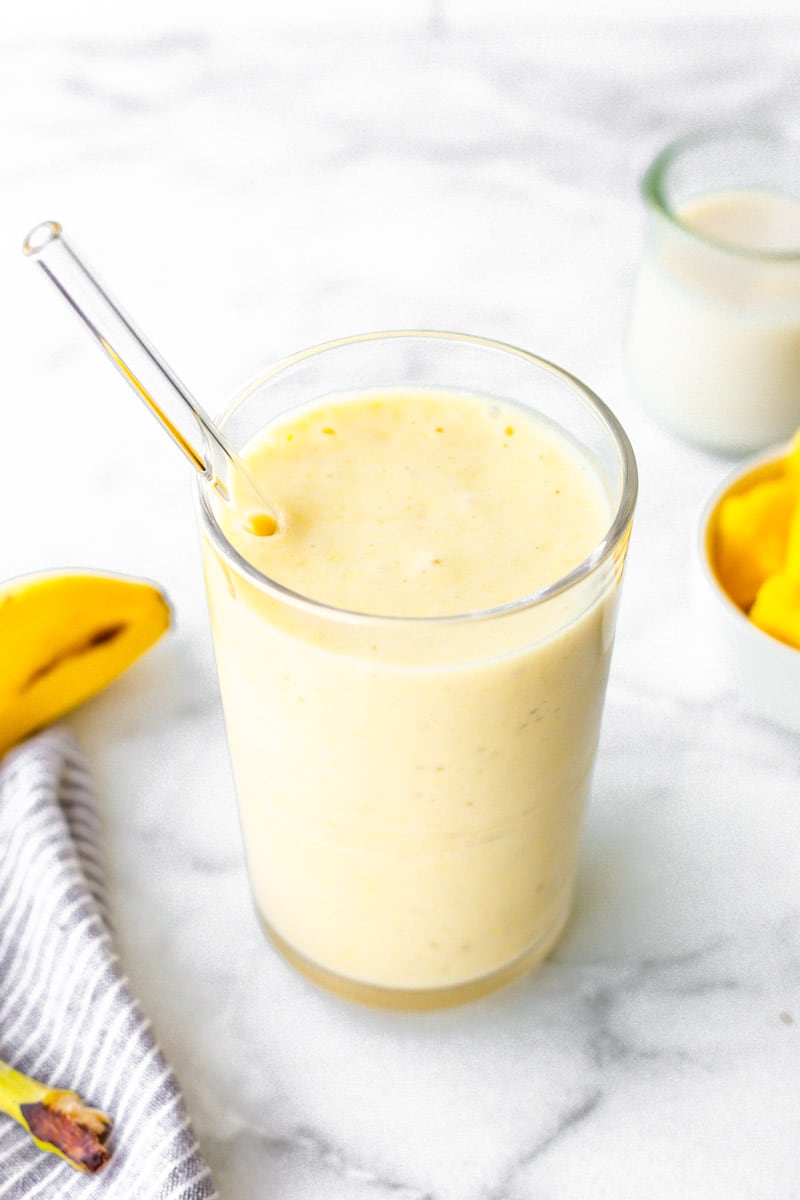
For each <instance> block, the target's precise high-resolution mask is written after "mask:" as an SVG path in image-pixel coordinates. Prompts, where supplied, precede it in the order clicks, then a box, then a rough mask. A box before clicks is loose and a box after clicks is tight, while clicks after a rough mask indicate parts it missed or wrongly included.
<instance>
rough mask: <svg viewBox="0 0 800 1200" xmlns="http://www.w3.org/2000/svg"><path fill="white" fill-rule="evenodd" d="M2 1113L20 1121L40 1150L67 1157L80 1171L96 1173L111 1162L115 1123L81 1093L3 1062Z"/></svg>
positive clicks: (0, 1069)
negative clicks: (110, 1141)
mask: <svg viewBox="0 0 800 1200" xmlns="http://www.w3.org/2000/svg"><path fill="white" fill-rule="evenodd" d="M0 1112H3V1113H5V1114H6V1115H7V1116H9V1117H13V1118H14V1120H15V1121H18V1122H19V1123H20V1125H22V1127H23V1128H24V1129H27V1131H28V1133H29V1134H30V1135H31V1137H32V1138H33V1141H34V1142H35V1143H36V1145H37V1146H38V1147H39V1149H40V1150H47V1151H49V1152H50V1153H52V1154H58V1155H59V1156H60V1157H61V1158H63V1159H65V1160H66V1161H67V1162H68V1163H69V1164H70V1166H72V1167H74V1168H75V1170H76V1171H83V1172H85V1173H87V1174H94V1173H95V1172H96V1171H99V1170H100V1168H101V1167H102V1166H104V1165H105V1163H106V1162H107V1161H108V1157H109V1151H108V1147H107V1146H106V1145H105V1141H106V1138H107V1137H108V1134H109V1132H110V1130H111V1122H110V1120H109V1119H108V1117H107V1116H106V1115H105V1113H102V1112H100V1110H99V1109H96V1108H89V1107H88V1106H87V1105H86V1104H84V1102H83V1100H81V1098H80V1096H79V1095H78V1094H77V1092H70V1091H67V1090H65V1089H63V1088H51V1087H48V1086H47V1085H46V1084H44V1083H39V1082H38V1080H36V1079H29V1078H28V1076H27V1075H23V1074H22V1072H21V1071H16V1070H15V1069H14V1068H13V1067H11V1066H9V1065H8V1063H4V1062H2V1061H0Z"/></svg>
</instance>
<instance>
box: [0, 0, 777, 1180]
mask: <svg viewBox="0 0 800 1200" xmlns="http://www.w3.org/2000/svg"><path fill="white" fill-rule="evenodd" d="M469 7H471V9H472V13H473V19H472V20H471V21H465V22H464V23H463V26H462V23H461V22H460V19H459V18H460V13H459V9H458V7H457V6H456V5H445V4H437V3H435V2H434V0H431V3H430V4H429V5H428V4H422V3H420V4H419V5H417V6H416V8H414V6H412V7H411V8H410V9H408V8H407V9H406V10H405V12H404V15H403V18H402V20H398V22H397V23H396V27H395V28H392V22H391V21H387V23H386V27H385V28H384V29H380V28H375V27H373V26H374V22H373V23H371V24H370V28H366V25H365V27H364V28H361V27H360V26H359V24H358V22H357V21H356V22H352V21H351V22H350V23H349V24H348V26H347V29H346V30H345V31H344V32H341V31H339V32H337V29H336V27H335V25H334V24H333V23H332V22H327V23H323V26H322V27H321V28H320V29H319V30H318V31H316V32H312V31H309V30H305V31H303V30H296V29H295V30H292V29H289V30H286V29H283V30H274V29H272V30H271V29H269V28H264V30H263V31H262V32H261V33H255V32H250V33H249V34H247V35H245V34H232V35H230V36H225V35H224V34H223V33H222V32H220V31H219V30H217V31H216V32H213V31H210V28H209V29H206V28H204V27H203V25H202V22H201V23H200V24H199V25H196V26H194V27H193V26H192V24H191V22H190V21H189V22H187V21H183V22H182V23H181V25H180V28H178V29H177V30H175V29H173V28H172V27H171V26H170V25H169V23H168V21H167V18H166V16H165V17H164V18H163V20H162V21H161V22H160V23H159V21H158V19H157V17H156V16H154V17H152V18H151V22H150V25H148V26H147V27H145V28H142V29H141V31H139V32H138V33H137V32H135V31H134V33H132V34H130V35H129V36H126V37H122V36H120V37H119V38H117V39H115V38H113V37H110V38H109V37H104V38H97V39H94V38H92V37H91V36H88V35H82V36H81V37H80V38H77V39H71V38H69V37H68V36H67V35H66V34H60V33H59V34H53V33H52V32H51V33H50V34H49V35H48V34H47V33H46V31H44V30H42V29H39V30H37V31H36V33H35V35H34V31H33V29H31V30H29V31H28V30H26V29H25V27H24V26H23V27H22V29H21V30H19V31H18V32H16V33H15V35H14V36H13V37H6V38H5V40H4V42H3V44H2V47H0V90H1V92H2V101H3V102H2V107H0V129H1V130H2V147H3V153H2V160H0V171H1V172H2V175H3V183H2V199H1V200H0V256H1V257H2V274H1V276H0V278H1V279H2V283H1V284H0V305H2V311H1V312H0V317H1V318H2V338H1V341H0V354H1V355H2V376H3V382H4V388H3V391H4V396H3V402H2V404H3V407H2V413H3V416H2V428H3V434H4V436H3V479H4V506H3V507H4V520H3V523H2V574H3V575H5V576H12V575H15V574H18V573H22V572H26V571H31V570H37V569H41V568H45V567H54V566H92V567H98V568H107V569H116V570H122V571H126V572H131V573H134V574H141V575H145V576H149V577H152V578H155V579H157V580H159V581H160V582H161V583H162V584H163V585H164V587H165V588H166V589H167V591H168V592H169V594H170V596H171V598H172V601H173V604H174V607H175V612H176V626H175V630H174V633H173V634H172V635H171V636H170V638H169V639H168V640H167V641H165V642H164V643H163V644H161V645H160V646H159V647H157V648H156V649H155V650H154V651H153V652H152V653H151V654H150V655H149V656H148V657H147V658H146V659H145V660H143V661H142V662H141V663H140V664H139V665H137V666H136V667H135V668H134V669H132V670H131V671H130V673H129V674H128V675H127V676H125V677H124V678H123V679H121V680H120V681H119V682H118V683H117V684H115V685H114V686H113V687H112V688H111V689H110V690H109V691H108V692H107V693H105V694H104V695H103V696H101V697H98V698H97V699H96V700H94V701H92V702H91V703H89V704H88V705H87V706H85V708H84V709H82V710H81V711H79V712H78V713H76V714H75V716H74V717H73V718H72V720H71V724H72V725H73V726H74V727H75V729H76V730H77V731H78V733H79V736H80V738H81V740H82V742H83V744H84V746H85V748H86V750H87V752H88V754H89V756H90V759H91V762H92V765H93V769H94V771H95V773H96V777H97V780H98V784H99V788H100V792H101V795H102V799H103V805H104V815H105V823H106V832H107V855H108V865H109V870H110V874H111V879H112V887H113V897H114V904H115V909H116V914H117V923H118V934H119V941H120V944H121V948H122V952H123V957H124V960H125V962H126V964H127V967H128V970H129V973H130V975H131V978H132V980H133V983H134V986H135V988H136V989H137V991H138V992H139V994H140V995H141V997H142V1000H143V1002H144V1004H145V1006H146V1008H147V1009H148V1011H149V1012H150V1014H151V1016H152V1018H153V1021H154V1024H155V1026H156V1029H157V1031H158V1033H159V1035H160V1038H161V1040H162V1042H163V1044H164V1047H165V1048H166V1050H167V1052H168V1054H169V1055H170V1057H171V1059H172V1061H173V1063H174V1064H175V1066H176V1068H177V1070H178V1072H179V1075H180V1077H181V1080H182V1082H183V1084H184V1087H185V1090H186V1094H187V1098H188V1103H189V1106H190V1109H191V1112H192V1114H193V1116H194V1119H195V1122H196V1126H197V1129H198V1132H199V1135H200V1137H201V1140H202V1143H203V1146H204V1149H205V1151H206V1153H207V1155H208V1158H209V1160H210V1163H211V1165H212V1168H213V1170H214V1172H215V1175H216V1178H217V1181H218V1185H219V1188H220V1191H221V1193H222V1195H223V1197H225V1198H226V1200H245V1198H261V1197H269V1198H270V1200H312V1198H314V1200H319V1198H320V1197H325V1198H326V1200H556V1198H557V1200H584V1198H586V1197H592V1198H593V1200H601V1198H606V1197H607V1198H610V1200H641V1198H642V1197H647V1198H648V1200H673V1198H674V1197H677V1196H681V1197H702V1198H703V1200H731V1198H732V1197H736V1198H737V1200H796V1197H797V1196H798V1195H800V1158H799V1156H798V1137H797V1130H798V1126H799V1125H800V1086H799V1085H798V1079H800V997H799V995H798V987H800V888H799V886H798V861H800V804H799V803H798V800H799V799H800V797H799V795H798V792H799V791H800V789H799V788H798V751H799V750H800V743H798V737H797V736H796V735H791V734H788V733H786V732H783V731H781V730H780V729H779V728H777V727H773V726H771V725H769V724H767V723H765V722H763V721H760V720H758V719H755V718H754V717H753V716H752V715H751V714H750V713H749V712H748V709H747V706H746V702H745V700H744V699H743V698H742V697H740V696H736V695H735V694H732V693H728V692H727V691H725V690H724V689H723V688H722V687H721V686H720V685H718V684H717V683H716V682H715V681H714V677H713V673H711V672H710V671H709V669H708V664H707V663H706V662H705V661H704V659H703V655H702V649H703V648H702V646H699V645H698V644H697V639H696V637H695V635H694V625H693V619H692V609H691V602H690V586H689V580H690V559H691V543H692V535H693V525H694V522H695V519H696V515H697V513H698V511H699V508H700V505H701V503H702V501H703V499H704V497H705V496H706V494H707V493H708V492H709V490H710V489H711V487H712V486H713V485H714V484H715V482H716V481H717V480H718V478H719V477H720V475H721V473H722V472H723V471H724V470H725V469H726V464H725V463H724V462H722V461H721V460H719V459H714V458H713V457H711V456H708V455H705V454H703V453H701V452H699V451H694V450H691V449H689V448H687V447H686V446H684V445H681V444H680V443H678V442H677V441H675V440H674V439H672V438H671V437H669V436H668V435H667V434H665V433H663V432H661V431H660V430H659V429H657V428H655V427H654V426H653V425H652V424H651V423H650V422H649V420H648V419H647V418H646V417H645V416H644V415H643V414H642V413H641V411H640V410H639V409H638V407H637V406H636V404H635V402H634V401H633V398H632V397H631V396H630V394H629V391H628V386H627V382H626V377H625V372H624V363H623V356H622V349H623V335H624V327H625V318H626V309H627V305H628V302H629V297H630V290H631V282H632V277H633V271H634V267H635V263H636V259H637V256H638V252H639V245H640V235H641V214H640V211H639V205H638V199H637V177H638V175H639V173H640V171H641V169H642V168H643V166H644V165H645V164H646V162H647V160H648V158H649V156H650V155H651V153H652V152H653V151H654V150H655V149H657V148H658V147H659V146H660V145H661V144H662V143H663V142H664V141H665V140H666V139H668V138H670V137H672V136H673V135H675V134H677V133H679V132H681V131H683V130H684V129H686V128H688V127H694V126H697V125H698V124H702V123H708V122H710V121H716V120H740V119H741V120H743V119H754V118H755V119H766V118H775V119H777V120H778V121H779V122H782V123H783V124H785V125H786V126H787V127H788V128H793V129H794V131H795V132H798V131H799V127H800V116H799V115H798V108H797V98H798V95H799V94H800V27H798V24H797V23H794V24H791V23H787V22H783V21H777V20H772V21H767V22H762V23H761V24H755V23H750V24H745V25H742V24H734V23H730V22H729V23H725V22H723V23H718V24H715V25H711V26H706V25H699V26H698V25H697V24H696V22H695V23H693V24H692V26H691V28H690V27H689V26H686V27H685V28H684V27H680V26H677V27H675V26H673V27H671V28H668V29H667V28H665V29H659V28H658V27H656V26H654V25H650V24H648V23H647V22H640V23H639V25H638V26H637V27H629V28H614V27H611V26H608V25H606V26H603V25H598V26H591V25H589V24H581V23H579V24H578V25H572V26H570V27H569V28H567V29H562V30H561V31H560V32H559V31H558V30H554V29H552V28H551V29H545V28H544V27H541V28H540V27H537V25H536V23H535V22H531V21H528V22H527V23H526V25H525V26H524V27H523V26H520V27H519V28H518V29H516V30H515V29H514V28H513V27H512V26H511V25H509V22H508V21H507V20H506V21H505V22H504V23H503V24H502V26H501V25H500V24H498V26H497V28H495V27H494V26H493V24H492V20H491V15H490V10H489V9H488V6H487V9H486V10H484V11H483V13H482V19H481V20H480V21H479V22H478V23H477V25H478V26H479V27H476V22H475V20H474V14H475V9H476V6H475V5H472V6H468V8H469ZM501 7H502V6H501ZM395 11H397V12H399V10H395ZM506 15H507V14H506ZM49 217H55V218H57V219H59V220H60V221H62V222H63V223H64V225H65V227H66V229H67V230H68V232H69V233H70V234H71V235H72V237H73V240H74V241H75V243H76V244H77V245H78V246H79V247H80V248H81V249H82V250H83V251H84V252H85V254H86V256H87V257H88V258H89V260H90V261H91V262H93V263H94V264H95V265H96V266H97V268H98V269H99V271H100V273H101V274H102V275H103V276H104V277H105V278H106V279H107V280H108V281H109V282H110V283H111V284H112V286H113V288H114V289H115V290H116V291H117V293H118V294H119V295H120V296H121V297H122V298H123V300H124V302H125V303H126V304H127V306H128V308H129V309H130V310H131V311H132V312H133V313H134V315H135V316H137V317H138V319H139V321H140V322H141V323H142V325H143V326H145V327H146V328H147V330H148V332H149V333H150V335H151V336H152V338H153V340H154V341H155V342H156V343H157V344H158V345H159V346H160V347H161V348H162V349H163V351H164V353H165V354H166V355H167V357H168V358H169V359H170V361H171V362H172V363H173V364H174V365H175V366H176V367H177V369H178V370H179V371H180V372H181V373H182V374H183V375H184V377H185V378H186V379H187V381H188V382H189V384H190V385H191V386H192V387H193V388H194V389H195V391H196V392H197V394H198V395H199V397H200V398H201V399H202V400H203V401H204V402H205V403H206V404H207V405H208V407H209V408H211V409H212V410H218V409H219V408H220V407H221V405H222V402H223V400H224V398H225V397H226V396H227V395H228V394H229V393H230V392H231V391H232V390H233V389H234V387H235V386H236V385H238V384H239V383H240V382H241V381H242V380H243V379H244V378H246V377H247V376H248V375H249V374H251V373H252V372H253V371H254V370H255V369H256V367H258V366H259V365H261V364H262V363H265V362H267V361H270V360H273V359H275V358H277V357H279V356H281V355H283V354H284V353H287V352H289V351H291V350H293V349H296V348H298V347H300V346H303V345H307V344H310V343H313V342H315V341H319V340H323V339H326V338H329V337H333V336H336V335H338V334H343V333H347V332H353V331H358V330H363V329H375V328H386V327H402V326H428V327H445V328H456V329H465V330H469V331H474V332H480V333H484V334H487V335H489V336H494V337H498V338H501V339H506V340H509V341H512V342H516V343H519V344H521V345H524V346H528V347H530V348H531V349H534V350H536V351H538V352H539V353H541V354H543V355H545V356H546V357H549V358H552V359H554V360H556V361H557V362H560V363H562V364H563V365H565V366H567V367H568V368H570V369H571V370H572V371H574V372H575V373H576V374H578V375H579V376H581V377H582V378H584V379H585V380H586V381H587V382H588V383H590V384H591V385H592V386H594V387H595V389H596V390H597V391H599V393H600V394H601V395H602V396H603V397H604V398H605V399H607V400H608V402H609V403H610V404H611V405H612V406H613V407H614V408H615V409H616V411H617V413H618V414H619V416H620V417H621V419H622V420H623V422H624V423H625V424H626V426H627V428H628V430H629V432H630V434H631V437H632V439H633V441H634V444H635V448H636V451H637V455H638V458H639V463H640V469H641V476H642V488H641V501H640V506H639V511H638V520H637V524H636V530H635V539H634V544H633V548H632V552H631V558H630V562H629V572H628V578H627V583H626V594H625V598H624V602H623V608H622V613H621V620H620V627H619V634H618V642H617V652H616V658H615V663H614V667H613V672H612V679H611V684H610V688H609V695H608V705H607V714H606V720H605V724H604V732H603V737H602V743H601V749H600V759H599V764H598V769H597V775H596V783H595V787H594V795H593V800H592V806H591V812H590V816H589V820H588V825H587V829H586V836H585V843H584V853H583V861H582V869H581V877H580V887H579V894H578V901H577V905H576V910H575V914H574V917H573V919H572V921H571V923H570V925H569V927H568V930H567V933H566V936H565V937H564V940H563V942H562V943H561V945H560V946H559V948H558V950H557V951H556V953H555V954H554V955H553V957H552V959H551V960H550V961H549V962H548V963H547V964H546V965H545V966H544V967H543V968H542V969H541V970H540V971H539V972H538V973H537V974H536V975H534V976H532V977H531V978H529V979H526V980H525V981H523V982H521V983H519V984H517V985H515V986H513V987H512V988H510V989H508V990H507V991H505V992H503V993H502V994H499V995H496V996H495V997H493V998H490V999H487V1000H485V1001H482V1002H479V1003H475V1004H473V1005H470V1006H467V1007H465V1008H462V1009H458V1010H453V1011H450V1012H444V1013H438V1014H431V1015H424V1016H397V1015H386V1014H380V1013H376V1012H371V1011H368V1010H362V1009H360V1008H356V1007H350V1006H347V1005H345V1004H344V1003H341V1002H338V1001H336V1000H334V999H332V998H329V997H328V996H326V995H323V994H321V993H319V992H317V991H316V990H314V989H313V988H312V987H311V985H308V984H306V983H305V982H304V981H303V980H301V979H299V978H297V977H296V976H295V975H294V974H293V973H292V972H291V971H290V970H289V969H288V968H287V967H285V966H284V965H283V964H282V963H281V962H280V961H279V960H278V959H277V958H276V957H275V955H274V954H273V953H272V951H271V950H270V949H269V948H268V947H267V946H266V944H265V943H264V942H263V940H262V937H261V934H260V932H259V930H258V928H257V926H256V922H255V919H254V916H253V913H252V910H251V907H250V902H249V898H248V891H247V885H246V880H245V874H244V867H243V862H242V854H241V847H240V840H239V832H238V826H237V820H236V815H235V807H234V797H233V792H232V786H231V780H230V775H229V768H228V763H227V759H226V751H225V745H224V738H223V730H222V722H221V716H220V709H219V702H218V697H217V691H216V683H215V678H214V673H213V666H212V659H211V651H210V642H209V636H208V632H207V628H206V616H205V608H204V598H203V592H202V583H201V576H200V567H199V557H198V546H197V538H196V534H195V529H194V515H193V508H192V503H191V496H190V490H191V489H190V481H189V479H188V477H187V470H186V469H184V464H183V463H182V462H181V461H179V458H178V456H177V455H176V454H175V452H174V449H173V448H172V447H171V446H170V445H169V444H168V442H167V440H166V439H165V438H164V437H163V435H162V434H161V433H160V432H159V430H158V429H157V428H156V426H155V424H154V423H153V422H152V421H151V420H150V418H148V417H147V416H146V415H145V413H144V411H143V410H142V409H141V408H140V407H139V406H138V405H137V402H136V401H135V399H134V397H133V396H132V394H131V393H130V392H129V391H128V390H127V389H126V388H125V386H124V384H123V383H122V382H121V381H120V380H119V379H118V377H116V376H115V375H114V373H113V372H112V371H111V369H110V368H109V366H108V365H107V364H106V363H105V362H104V361H103V360H102V357H101V356H100V355H99V354H98V352H97V351H96V350H95V348H94V347H93V346H92V345H91V344H90V343H89V340H88V339H87V338H85V336H84V335H83V334H82V333H81V331H80V330H79V329H78V328H77V325H76V324H75V322H74V320H73V319H72V318H71V317H70V315H69V314H68V313H67V312H66V311H64V310H63V306H60V305H59V303H58V301H57V299H56V297H55V296H54V295H53V294H51V290H48V288H47V286H46V284H45V282H44V280H43V279H41V278H38V277H37V276H38V274H39V273H38V272H37V271H36V270H34V268H33V267H32V266H30V265H29V264H28V263H26V262H25V261H24V260H23V257H22V255H21V253H20V243H21V240H22V237H23V235H24V233H25V232H26V231H27V229H28V228H29V227H30V226H32V225H33V224H35V223H36V222H38V221H39V220H42V219H44V218H49Z"/></svg>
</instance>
